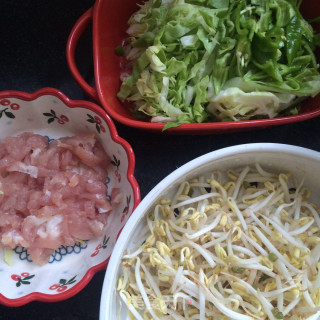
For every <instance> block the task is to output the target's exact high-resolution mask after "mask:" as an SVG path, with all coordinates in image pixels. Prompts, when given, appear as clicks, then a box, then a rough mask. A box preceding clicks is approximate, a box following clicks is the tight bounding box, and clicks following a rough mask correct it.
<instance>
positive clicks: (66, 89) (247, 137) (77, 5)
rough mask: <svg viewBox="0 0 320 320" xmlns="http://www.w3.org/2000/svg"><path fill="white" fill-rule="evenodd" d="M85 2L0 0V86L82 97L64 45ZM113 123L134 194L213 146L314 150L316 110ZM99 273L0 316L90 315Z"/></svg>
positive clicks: (319, 127) (86, 57) (88, 59)
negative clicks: (239, 122) (222, 124)
mask: <svg viewBox="0 0 320 320" xmlns="http://www.w3.org/2000/svg"><path fill="white" fill-rule="evenodd" d="M93 4H94V1H93V0H80V1H79V0H55V1H52V0H46V1H30V0H26V1H21V0H20V1H12V0H1V3H0V91H1V90H20V91H26V92H33V91H35V90H37V89H40V88H42V87H54V88H57V89H59V90H61V91H62V92H63V93H64V94H66V95H67V96H68V97H69V98H71V99H76V100H78V99H79V100H81V99H88V98H87V97H86V96H85V94H84V93H83V92H82V91H81V89H80V88H79V87H78V86H77V84H76V83H75V81H74V80H73V78H72V77H71V75H70V72H69V69H68V66H67V62H66V58H65V47H66V42H67V38H68V35H69V33H70V31H71V29H72V27H73V25H74V24H75V22H76V21H77V19H78V18H79V17H80V16H81V14H83V13H84V12H85V11H86V10H87V9H89V8H90V7H91V6H92V5H93ZM91 41H92V38H91V30H88V31H87V32H86V33H85V34H84V36H83V37H82V38H81V41H80V43H79V46H78V50H77V54H76V57H77V62H78V66H79V68H80V71H81V73H82V74H83V76H84V77H85V78H86V80H87V81H89V82H90V83H92V81H93V63H92V52H91V49H92V45H91ZM116 126H117V129H118V132H119V135H120V136H121V137H123V138H124V139H126V140H127V141H128V142H129V143H130V144H131V146H132V148H133V150H134V152H135V155H136V170H135V176H136V179H137V181H138V183H139V185H140V189H141V196H142V197H144V196H145V195H146V194H147V193H148V192H149V191H150V190H151V188H152V187H154V186H155V185H156V184H157V183H158V182H159V181H160V180H161V179H163V178H164V177H165V176H166V175H168V174H169V173H170V172H172V171H173V170H174V169H176V168H178V167H179V166H181V165H182V164H184V163H185V162H187V161H189V160H192V159H194V158H195V157H198V156H200V155H203V154H205V153H207V152H210V151H213V150H217V149H219V148H223V147H227V146H231V145H237V144H243V143H254V142H279V143H286V144H294V145H298V146H302V147H306V148H310V149H313V150H317V151H320V118H316V119H312V120H308V121H305V122H303V123H296V124H291V125H283V126H278V127H273V128H268V129H262V130H256V131H248V132H240V133H229V134H220V135H204V136H172V135H157V134H151V133H147V134H146V133H145V132H143V131H139V130H136V129H133V128H127V127H124V126H123V125H120V124H118V123H116ZM103 278H104V272H99V273H98V274H96V275H95V276H94V277H93V279H92V280H91V282H90V283H89V284H88V285H87V286H86V287H85V288H84V289H83V290H82V291H81V292H80V293H78V294H77V295H75V296H74V297H72V298H70V299H68V300H66V301H63V302H57V303H42V302H32V303H30V304H28V305H25V306H22V307H19V308H9V307H4V306H0V320H11V319H12V320H13V319H15V320H16V319H23V320H29V319H32V320H34V319H38V320H80V319H86V320H90V319H92V320H97V319H98V318H99V306H100V294H101V289H102V283H103ZM0 281H1V279H0ZM110 320H111V319H110Z"/></svg>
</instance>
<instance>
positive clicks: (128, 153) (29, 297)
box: [0, 88, 140, 306]
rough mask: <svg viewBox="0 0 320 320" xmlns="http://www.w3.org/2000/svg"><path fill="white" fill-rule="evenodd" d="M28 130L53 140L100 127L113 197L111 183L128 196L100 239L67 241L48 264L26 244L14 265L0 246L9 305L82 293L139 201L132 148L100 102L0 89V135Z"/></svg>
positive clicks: (0, 290)
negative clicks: (36, 258)
mask: <svg viewBox="0 0 320 320" xmlns="http://www.w3.org/2000/svg"><path fill="white" fill-rule="evenodd" d="M26 131H32V132H35V133H38V134H42V135H44V136H47V137H48V139H49V140H52V139H57V138H60V137H63V136H72V135H75V134H79V133H81V132H86V131H90V132H92V131H95V132H96V133H97V135H98V136H99V137H100V140H101V143H102V145H103V146H104V148H105V149H106V151H107V153H108V155H109V156H110V158H111V159H112V163H110V166H109V167H108V168H107V169H108V178H107V181H106V186H107V188H108V192H107V196H108V197H110V198H111V190H112V188H114V187H117V188H120V189H121V192H122V195H123V197H122V198H123V200H122V201H121V203H119V204H117V205H115V206H114V208H113V210H112V214H111V215H110V217H109V224H108V227H107V230H106V232H105V234H104V235H103V236H102V237H101V238H99V239H95V240H90V241H83V242H81V243H78V244H76V245H75V246H74V247H63V246H62V247H60V248H59V250H57V251H56V252H55V254H54V255H53V256H52V259H51V260H50V262H49V263H48V264H46V265H44V266H37V265H35V264H33V263H32V261H31V260H30V259H29V258H28V253H27V251H26V250H25V249H24V248H16V249H15V250H13V251H12V254H11V265H8V264H7V263H6V262H5V261H4V250H3V249H1V248H0V278H1V282H0V303H2V304H5V305H8V306H20V305H23V304H26V303H28V302H30V301H33V300H39V301H46V302H55V301H60V300H64V299H66V298H69V297H71V296H73V295H74V294H76V293H77V292H79V291H80V290H81V289H82V288H83V287H84V286H85V285H86V284H87V283H88V282H89V281H90V279H91V278H92V277H93V275H94V274H95V273H96V272H97V271H100V270H103V269H104V268H106V266H107V263H108V260H109V257H110V255H111V252H112V249H113V247H114V245H115V242H116V240H117V238H118V236H119V233H120V231H121V230H122V228H123V226H124V225H125V223H126V221H127V220H128V218H129V216H130V215H131V213H132V211H133V210H134V208H135V207H136V206H137V204H138V203H139V201H140V192H139V187H138V185H137V182H136V180H135V178H134V176H133V172H134V165H135V159H134V154H133V151H132V149H131V147H130V146H129V144H128V143H127V142H126V141H124V140H123V139H122V138H120V137H119V136H118V134H117V131H116V128H115V126H114V124H113V122H112V120H111V119H110V118H109V116H108V115H107V114H106V112H105V111H103V109H101V108H100V107H98V106H97V105H95V104H93V103H91V102H87V101H73V100H70V99H68V98H67V97H66V96H65V95H64V94H62V93H61V92H60V91H58V90H56V89H51V88H45V89H42V90H39V91H37V92H35V93H33V94H27V93H23V92H17V91H4V92H0V139H3V138H4V137H7V136H13V135H18V134H20V133H22V132H26ZM111 200H112V199H111ZM55 255H56V256H55Z"/></svg>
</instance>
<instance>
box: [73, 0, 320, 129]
mask: <svg viewBox="0 0 320 320" xmlns="http://www.w3.org/2000/svg"><path fill="white" fill-rule="evenodd" d="M105 3H106V1H104V0H96V2H95V4H94V6H93V12H92V24H93V28H92V36H93V61H94V78H95V86H96V88H95V90H96V92H97V96H98V99H99V102H100V104H101V105H102V107H103V108H104V109H105V110H106V111H107V112H108V114H109V115H110V116H111V117H112V118H113V119H115V120H116V121H118V122H120V123H122V124H124V125H126V126H129V127H133V128H136V129H142V130H147V131H152V132H162V133H169V134H170V133H173V134H213V133H225V132H235V131H240V130H250V129H258V128H266V127H269V126H277V125H283V124H289V123H295V122H301V121H305V120H308V119H312V118H315V117H317V116H320V107H317V108H315V109H314V110H310V111H305V112H302V113H299V114H297V115H290V116H283V117H275V118H270V119H257V120H237V121H228V122H208V123H185V124H181V125H180V126H178V127H173V128H169V129H167V130H166V131H162V129H163V127H164V126H165V124H164V123H154V122H147V121H141V120H136V119H131V118H129V117H127V116H124V115H121V114H119V113H118V112H117V111H116V110H114V109H113V108H112V107H110V106H109V103H108V101H107V99H106V95H105V90H104V89H103V85H102V81H101V79H100V78H102V75H101V66H100V65H101V61H102V57H101V55H100V54H99V47H100V45H101V44H100V42H99V33H100V32H101V30H100V29H99V19H100V20H101V19H102V16H101V12H102V10H101V8H102V6H104V5H106V4H105ZM77 23H78V22H77ZM77 23H76V25H77ZM119 104H121V102H120V101H119Z"/></svg>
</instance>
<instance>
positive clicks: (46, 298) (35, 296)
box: [0, 88, 141, 307]
mask: <svg viewBox="0 0 320 320" xmlns="http://www.w3.org/2000/svg"><path fill="white" fill-rule="evenodd" d="M43 95H52V96H55V97H57V98H58V99H60V100H61V101H63V102H64V103H65V104H66V105H67V106H68V107H69V108H77V107H81V108H86V109H89V110H92V111H94V112H96V113H98V114H99V115H100V116H101V117H102V118H103V119H105V121H106V123H107V124H108V127H109V129H110V134H111V138H112V139H113V141H115V142H117V143H119V144H120V145H121V146H122V147H123V148H124V149H125V151H126V153H127V156H128V173H127V179H128V181H129V182H130V184H131V186H132V189H133V195H134V203H133V210H134V209H135V208H136V207H137V205H138V204H139V202H140V200H141V199H140V188H139V186H138V183H137V181H136V179H135V178H134V168H135V156H134V153H133V150H132V148H131V146H130V145H129V143H128V142H127V141H125V140H124V139H122V138H121V137H120V136H119V135H118V133H117V129H116V127H115V125H114V123H113V121H112V120H111V118H110V117H109V115H108V114H107V113H106V112H105V111H104V110H103V109H101V108H100V107H99V106H97V105H96V104H94V103H92V102H89V101H81V100H71V99H69V98H68V97H67V96H66V95H64V94H63V93H62V92H61V91H59V90H57V89H54V88H43V89H40V90H37V91H35V92H33V93H26V92H21V91H16V90H7V91H1V92H0V99H2V98H8V97H11V98H19V99H22V100H25V101H31V100H35V99H37V98H39V97H40V96H43ZM133 210H132V211H133ZM119 234H120V232H119ZM119 234H118V236H119ZM118 236H117V238H118ZM109 259H110V257H109V258H108V259H107V260H106V261H104V262H101V263H100V264H98V265H96V266H93V267H91V268H90V269H89V270H88V271H87V273H86V274H85V275H84V277H83V278H82V279H81V280H80V281H79V282H78V283H77V284H76V285H74V286H73V287H72V288H70V289H69V290H68V291H66V292H63V293H61V294H56V295H50V294H45V293H40V292H33V293H30V294H28V295H26V296H24V297H21V298H18V299H8V298H6V297H5V296H3V295H2V294H0V303H1V304H4V305H6V306H8V307H19V306H22V305H24V304H27V303H29V302H31V301H42V302H58V301H62V300H66V299H69V298H71V297H72V296H74V295H75V294H77V293H78V292H79V291H81V290H82V289H83V288H84V287H85V286H86V285H87V284H88V283H89V281H90V280H91V279H92V277H93V276H94V275H95V273H97V272H99V271H102V270H103V269H105V268H106V267H107V265H108V262H109Z"/></svg>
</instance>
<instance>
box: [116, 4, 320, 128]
mask: <svg viewBox="0 0 320 320" xmlns="http://www.w3.org/2000/svg"><path fill="white" fill-rule="evenodd" d="M299 5H300V1H296V0H149V1H147V2H145V3H144V4H142V5H140V9H139V10H138V11H137V12H135V13H134V14H133V15H132V16H131V18H130V20H129V25H130V26H129V29H128V30H127V32H128V34H129V37H128V39H127V42H126V44H125V45H124V51H125V56H126V58H127V63H128V64H129V65H130V66H132V73H131V74H130V75H128V73H127V72H125V73H123V75H122V77H121V78H122V80H123V82H122V85H121V88H120V91H119V93H118V97H119V99H121V100H123V101H124V100H127V101H132V102H134V103H135V105H136V111H138V112H140V113H143V114H145V115H146V116H148V117H151V121H154V122H166V123H167V125H166V126H165V128H168V127H172V126H177V125H179V124H181V123H200V122H208V121H221V120H239V119H252V118H255V117H270V118H272V117H275V116H276V115H278V114H279V112H281V111H282V110H283V109H285V108H286V107H288V106H290V105H292V104H294V103H296V102H297V101H299V99H298V98H301V97H306V96H312V97H313V96H315V95H317V94H318V93H319V92H320V75H319V72H318V65H317V62H316V58H315V55H314V53H313V52H314V49H315V46H316V44H318V43H319V37H315V35H314V31H313V29H312V27H311V25H310V24H309V23H308V22H307V21H306V20H304V19H303V17H302V16H301V14H300V12H299ZM232 84H233V85H234V86H232ZM237 89H241V90H242V91H243V93H241V94H239V92H238V91H237ZM235 92H236V93H237V98H234V93H235ZM257 92H258V93H257ZM271 95H272V96H271ZM221 96H223V97H224V98H223V100H221ZM258 100H259V102H258V103H256V101H258Z"/></svg>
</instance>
